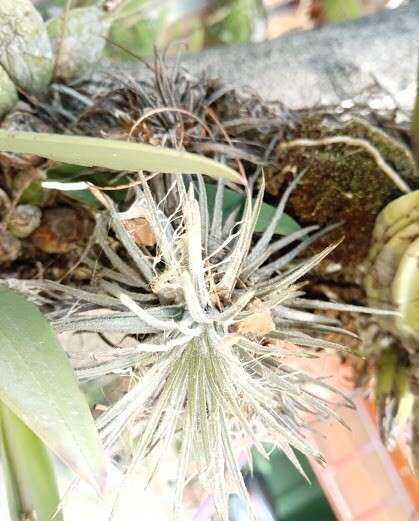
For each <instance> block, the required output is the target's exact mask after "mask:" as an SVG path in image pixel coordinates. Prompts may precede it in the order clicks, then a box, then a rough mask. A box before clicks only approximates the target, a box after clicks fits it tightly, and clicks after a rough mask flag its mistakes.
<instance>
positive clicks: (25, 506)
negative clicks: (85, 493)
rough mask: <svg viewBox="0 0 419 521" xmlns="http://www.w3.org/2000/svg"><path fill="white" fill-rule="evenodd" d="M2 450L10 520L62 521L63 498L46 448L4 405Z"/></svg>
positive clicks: (0, 413)
mask: <svg viewBox="0 0 419 521" xmlns="http://www.w3.org/2000/svg"><path fill="white" fill-rule="evenodd" d="M0 449H1V452H0V454H1V463H2V468H3V475H4V477H5V482H6V483H5V485H6V492H7V500H8V509H9V516H10V521H21V520H22V519H27V517H24V516H25V515H26V516H29V515H33V516H34V518H35V519H36V520H37V521H51V520H52V519H54V521H63V516H62V513H61V512H57V509H58V506H59V503H60V496H59V493H58V488H57V483H56V480H55V472H54V467H53V465H52V462H51V460H50V457H49V455H48V452H47V449H46V447H45V445H44V444H43V443H42V441H41V440H40V439H39V438H38V437H37V436H36V435H35V434H34V433H33V432H32V431H31V430H30V429H29V428H28V427H27V426H26V425H25V424H24V423H23V422H22V421H21V420H19V418H18V417H17V416H16V415H15V414H13V413H12V411H11V410H10V409H9V408H8V407H6V405H4V404H3V403H1V402H0ZM56 512H57V514H56V515H55V517H54V518H53V516H54V514H55V513H56ZM31 519H32V517H31Z"/></svg>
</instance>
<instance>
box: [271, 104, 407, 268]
mask: <svg viewBox="0 0 419 521" xmlns="http://www.w3.org/2000/svg"><path fill="white" fill-rule="evenodd" d="M339 135H345V136H350V137H353V138H361V139H365V140H367V141H368V142H369V143H370V144H372V145H373V146H374V147H375V148H376V150H377V151H378V152H379V153H380V155H381V157H382V159H383V160H384V161H385V162H386V163H387V164H388V165H389V166H391V167H392V168H393V169H394V170H395V171H396V172H397V173H398V174H399V175H400V176H401V177H403V178H405V179H413V178H415V177H417V174H416V170H415V165H414V162H413V159H412V156H411V154H410V152H409V151H408V149H407V148H406V147H405V146H404V145H403V144H402V143H401V142H399V141H397V140H396V139H394V138H393V137H391V136H390V135H388V134H386V133H384V132H383V131H382V130H380V129H378V128H375V127H374V126H372V125H371V124H370V123H369V122H368V121H366V120H362V119H360V118H352V119H351V120H350V121H349V122H346V123H345V122H341V121H339V120H338V119H336V118H332V117H330V116H325V115H324V114H316V115H310V116H305V117H304V116H303V117H301V119H300V121H299V122H298V124H297V125H296V126H295V127H294V128H293V129H292V130H291V131H290V132H289V134H288V136H287V140H293V139H299V138H308V139H320V138H325V137H331V136H339ZM303 169H306V170H307V173H306V174H305V176H304V177H303V180H302V181H301V183H300V185H299V186H298V187H297V189H296V190H295V191H294V193H293V194H292V196H291V199H290V203H289V206H290V209H291V211H292V212H293V213H294V214H295V217H296V218H297V220H298V221H299V222H300V223H302V224H322V225H324V224H328V223H336V222H341V223H342V226H341V227H339V228H338V229H336V230H334V231H332V232H331V233H330V234H328V235H327V236H325V237H324V238H323V239H322V240H320V241H318V243H317V245H316V249H319V248H321V247H324V246H325V245H326V244H330V242H332V241H334V240H336V239H338V238H341V237H342V236H343V237H344V241H343V242H342V244H341V245H340V246H339V247H338V248H337V249H336V250H335V252H334V253H333V254H332V255H331V257H330V259H332V260H333V261H335V262H339V263H341V264H342V266H343V268H344V269H345V268H348V269H349V270H353V268H354V267H356V266H358V265H359V263H361V262H362V261H363V260H364V259H365V258H366V255H367V252H368V248H369V244H370V240H371V234H372V230H373V226H374V223H375V219H376V216H377V214H378V213H379V211H380V210H381V209H382V208H383V207H384V206H385V205H386V204H387V203H388V202H389V201H391V200H392V199H394V198H395V197H397V196H398V195H400V194H401V192H400V190H399V189H398V188H397V186H396V185H395V184H394V182H393V181H392V180H391V179H390V178H389V177H388V176H387V175H386V174H385V173H384V172H383V170H382V169H381V167H380V166H379V165H378V164H377V162H376V160H375V159H374V158H373V157H372V155H371V154H370V153H368V152H367V151H366V150H365V149H363V148H360V147H357V146H353V145H348V144H344V143H339V144H332V145H327V146H324V145H323V146H315V147H304V146H297V147H295V148H289V149H286V150H283V149H280V148H278V149H277V154H276V160H275V164H274V166H272V167H270V168H268V169H267V171H266V178H267V191H268V193H270V194H272V195H275V196H276V195H279V194H280V193H281V191H282V189H283V185H284V183H286V182H287V181H288V180H289V179H290V177H291V176H292V175H293V174H295V173H296V172H301V171H302V170H303Z"/></svg>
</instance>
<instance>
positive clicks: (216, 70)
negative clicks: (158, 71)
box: [124, 0, 419, 109]
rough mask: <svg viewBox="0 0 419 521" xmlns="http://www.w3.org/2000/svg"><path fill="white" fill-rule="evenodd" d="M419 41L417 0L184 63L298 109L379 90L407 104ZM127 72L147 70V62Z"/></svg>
mask: <svg viewBox="0 0 419 521" xmlns="http://www.w3.org/2000/svg"><path fill="white" fill-rule="evenodd" d="M418 42H419V0H412V1H411V2H409V3H408V4H407V5H405V6H402V7H399V8H398V9H394V10H386V11H383V12H380V13H378V14H375V15H372V16H368V17H365V18H361V19H359V20H356V21H353V22H347V23H343V24H337V25H329V26H324V27H322V28H320V29H316V30H313V31H307V32H300V33H293V34H289V35H287V36H283V37H280V38H278V39H276V40H272V41H266V42H262V43H252V44H247V45H240V46H230V47H224V48H215V49H210V50H206V51H204V52H201V53H198V54H190V55H186V56H184V57H183V58H182V59H181V63H182V64H183V65H184V66H185V67H186V68H187V69H189V70H190V71H191V72H194V73H199V72H203V71H205V72H206V73H207V75H208V76H209V77H211V78H221V79H222V80H223V81H224V82H225V83H226V84H228V85H232V86H235V87H239V88H243V87H250V88H251V89H253V90H254V91H256V92H257V93H259V94H260V95H261V96H262V97H263V98H265V99H266V100H275V101H278V100H279V101H282V102H283V103H285V104H286V105H288V106H289V107H291V108H297V109H299V108H308V107H311V106H314V105H325V104H326V105H327V104H334V103H339V102H341V101H342V100H346V99H354V98H358V99H361V100H363V101H368V100H369V99H370V97H371V96H372V95H373V94H372V93H374V92H375V94H377V95H378V94H380V95H381V96H382V95H383V93H384V94H386V95H387V96H388V95H391V96H392V97H394V98H395V99H396V100H397V104H398V105H399V106H400V107H402V108H407V107H412V105H413V97H414V94H415V81H416V70H417V54H418V53H417V50H418ZM124 70H125V71H126V69H124ZM128 71H129V72H130V73H131V74H133V75H134V76H137V77H143V76H144V75H145V74H147V72H146V71H145V69H144V67H143V66H141V65H140V64H135V65H131V66H129V67H128Z"/></svg>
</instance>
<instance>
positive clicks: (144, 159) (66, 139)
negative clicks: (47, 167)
mask: <svg viewBox="0 0 419 521" xmlns="http://www.w3.org/2000/svg"><path fill="white" fill-rule="evenodd" d="M0 151H2V152H16V153H26V154H36V155H38V156H42V157H46V158H48V159H53V160H55V161H62V162H64V163H71V164H73V165H81V166H97V167H102V168H110V169H113V170H129V171H133V172H135V171H137V170H146V171H148V172H165V173H167V174H206V175H209V176H211V177H214V178H216V179H217V178H220V177H221V178H224V179H228V180H229V181H233V182H237V183H243V179H242V177H241V176H240V175H239V174H238V173H237V172H235V171H234V170H233V169H231V168H229V167H228V166H225V165H223V164H221V163H218V162H217V161H213V160H212V159H209V158H207V157H203V156H199V155H197V154H190V153H188V152H180V151H178V150H173V149H170V148H164V147H160V146H153V145H146V144H143V143H130V142H128V141H117V140H114V139H101V138H94V137H80V136H65V135H64V136H62V135H59V134H43V133H36V132H12V131H7V130H0Z"/></svg>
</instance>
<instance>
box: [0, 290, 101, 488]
mask: <svg viewBox="0 0 419 521" xmlns="http://www.w3.org/2000/svg"><path fill="white" fill-rule="evenodd" d="M0 317H1V318H0V345H1V349H0V400H2V401H3V402H4V403H5V404H6V405H7V407H9V408H10V409H11V410H12V412H13V413H14V414H16V415H17V416H18V417H19V418H20V419H21V420H22V421H23V422H25V423H26V425H27V426H28V427H30V429H31V430H33V431H34V432H35V434H36V435H37V436H39V438H41V440H42V441H43V442H44V443H45V444H46V445H47V447H48V448H49V449H51V450H52V451H53V452H54V453H55V454H56V455H57V456H58V457H59V458H60V459H61V460H62V461H63V462H64V463H66V464H67V465H68V466H69V467H70V468H71V469H72V470H73V471H74V472H75V473H76V474H77V475H78V476H80V477H81V478H83V479H85V480H86V481H88V482H90V483H91V484H92V485H93V486H94V487H95V488H96V489H98V490H102V489H103V487H104V481H105V477H106V476H105V463H104V455H103V450H102V446H101V443H100V441H99V437H98V434H97V431H96V428H95V425H94V422H93V418H92V416H91V414H90V411H89V407H88V405H87V403H86V400H85V398H84V396H83V394H82V393H81V391H80V389H79V387H78V384H77V380H76V378H75V376H74V373H73V370H72V368H71V366H70V363H69V361H68V359H67V356H66V354H65V352H64V351H63V349H62V347H61V346H60V344H59V342H58V340H57V338H56V336H55V333H54V331H53V330H52V328H51V327H50V325H49V324H48V322H47V321H46V320H45V318H44V317H43V316H42V314H41V313H40V311H39V310H38V309H37V308H36V306H34V305H33V304H31V303H29V302H27V301H26V300H25V299H24V298H23V297H22V296H21V295H19V294H17V293H15V292H13V291H11V290H9V289H6V288H1V289H0Z"/></svg>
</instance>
